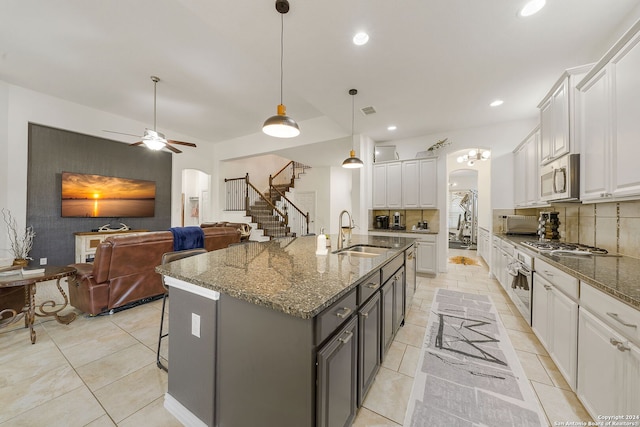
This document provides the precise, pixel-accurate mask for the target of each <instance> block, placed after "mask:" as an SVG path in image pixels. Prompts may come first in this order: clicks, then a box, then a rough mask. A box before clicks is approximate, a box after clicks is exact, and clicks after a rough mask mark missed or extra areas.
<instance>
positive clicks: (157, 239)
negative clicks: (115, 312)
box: [69, 227, 240, 315]
mask: <svg viewBox="0 0 640 427" xmlns="http://www.w3.org/2000/svg"><path fill="white" fill-rule="evenodd" d="M203 231H204V246H205V249H206V250H207V251H213V250H216V249H223V248H226V247H228V246H229V245H230V244H232V243H239V242H240V232H239V231H238V230H237V228H233V227H209V228H203ZM172 251H173V234H172V233H171V232H170V231H152V232H148V233H135V234H124V235H118V236H111V237H108V238H107V239H105V240H104V242H102V243H100V244H99V245H98V247H97V248H96V256H95V259H94V261H93V263H92V264H89V263H81V264H71V266H72V267H75V268H76V270H77V272H76V274H75V276H72V277H70V278H69V301H70V303H71V305H73V306H74V307H76V308H77V309H79V310H81V311H83V312H85V313H88V314H91V315H97V314H100V313H103V312H106V311H109V310H112V309H115V308H118V307H122V306H124V305H126V304H129V303H132V302H136V301H139V300H143V299H146V298H152V297H155V296H158V295H162V294H163V293H164V292H165V289H164V287H163V286H162V277H161V276H160V274H158V273H156V271H155V268H156V266H158V265H160V264H161V263H162V255H163V254H164V253H166V252H172Z"/></svg>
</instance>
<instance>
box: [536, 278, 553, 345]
mask: <svg viewBox="0 0 640 427" xmlns="http://www.w3.org/2000/svg"><path fill="white" fill-rule="evenodd" d="M533 274H534V278H533V291H532V292H533V296H532V298H533V301H532V306H533V307H532V312H531V316H532V318H531V329H533V332H535V333H536V336H537V337H538V339H539V340H540V342H541V343H542V345H543V346H544V347H545V348H547V349H548V348H549V304H550V299H551V298H550V296H549V292H550V291H551V284H550V283H549V282H548V281H547V280H546V279H544V278H543V277H542V276H540V275H539V274H536V273H533Z"/></svg>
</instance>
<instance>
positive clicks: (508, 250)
mask: <svg viewBox="0 0 640 427" xmlns="http://www.w3.org/2000/svg"><path fill="white" fill-rule="evenodd" d="M500 247H501V248H502V250H503V251H505V252H506V253H507V254H509V255H510V256H513V252H514V251H515V247H514V246H513V244H511V243H509V242H507V241H506V240H503V241H502V242H501V244H500Z"/></svg>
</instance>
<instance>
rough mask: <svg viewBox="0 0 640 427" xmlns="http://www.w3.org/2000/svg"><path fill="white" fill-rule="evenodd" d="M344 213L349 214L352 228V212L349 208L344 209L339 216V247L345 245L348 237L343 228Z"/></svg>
mask: <svg viewBox="0 0 640 427" xmlns="http://www.w3.org/2000/svg"><path fill="white" fill-rule="evenodd" d="M344 214H347V216H348V217H349V229H351V224H352V222H351V214H350V213H349V211H347V210H343V211H342V212H340V216H339V217H338V222H339V227H340V230H339V231H338V249H342V248H343V246H344V241H345V239H346V237H345V235H344V230H343V228H342V216H343V215H344Z"/></svg>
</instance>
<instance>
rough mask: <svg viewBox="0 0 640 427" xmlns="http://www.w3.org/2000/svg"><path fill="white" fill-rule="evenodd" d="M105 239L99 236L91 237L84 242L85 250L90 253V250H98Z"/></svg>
mask: <svg viewBox="0 0 640 427" xmlns="http://www.w3.org/2000/svg"><path fill="white" fill-rule="evenodd" d="M104 239H105V236H99V237H91V238H89V239H86V240H85V241H84V243H85V250H87V251H90V250H94V251H95V250H96V248H97V247H98V245H99V244H100V242H102V241H103V240H104Z"/></svg>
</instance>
